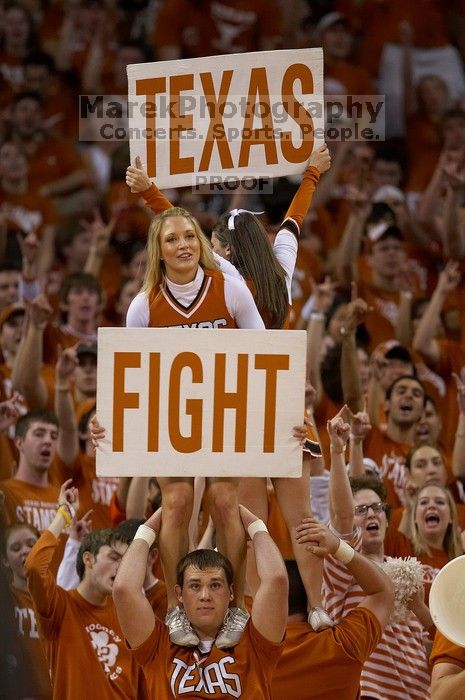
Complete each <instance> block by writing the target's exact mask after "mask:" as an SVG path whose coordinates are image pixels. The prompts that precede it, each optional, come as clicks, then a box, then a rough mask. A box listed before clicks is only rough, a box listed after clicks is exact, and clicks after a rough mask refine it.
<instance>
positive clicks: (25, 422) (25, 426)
mask: <svg viewBox="0 0 465 700" xmlns="http://www.w3.org/2000/svg"><path fill="white" fill-rule="evenodd" d="M32 423H48V424H50V425H55V426H56V427H57V428H58V427H59V424H58V418H57V417H56V415H55V414H54V413H52V412H51V411H45V410H43V409H41V408H37V409H35V410H33V411H29V413H26V414H25V415H24V416H20V417H19V418H18V421H17V423H16V428H15V437H21V438H23V437H24V436H25V435H26V433H27V431H28V430H29V428H30V427H31V425H32Z"/></svg>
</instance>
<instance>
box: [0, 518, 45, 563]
mask: <svg viewBox="0 0 465 700" xmlns="http://www.w3.org/2000/svg"><path fill="white" fill-rule="evenodd" d="M24 529H26V530H30V531H31V533H32V534H33V535H34V536H35V537H36V539H39V537H40V532H39V531H38V529H37V528H36V527H34V525H30V524H29V523H20V522H15V523H11V525H8V527H6V528H5V529H4V530H3V531H2V536H1V540H0V554H1V556H2V557H3V558H6V550H7V545H8V539H9V537H10V535H11V533H12V532H16V530H24Z"/></svg>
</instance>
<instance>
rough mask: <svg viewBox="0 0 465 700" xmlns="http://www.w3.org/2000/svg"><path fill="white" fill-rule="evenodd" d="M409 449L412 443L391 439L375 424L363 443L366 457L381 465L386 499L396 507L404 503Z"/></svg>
mask: <svg viewBox="0 0 465 700" xmlns="http://www.w3.org/2000/svg"><path fill="white" fill-rule="evenodd" d="M409 449H410V445H406V444H404V443H400V442H395V440H391V438H390V437H389V436H388V435H386V433H383V432H382V431H381V430H380V429H379V428H377V427H376V426H373V428H372V430H371V433H370V434H369V436H368V437H367V438H366V440H365V442H364V444H363V451H364V454H365V457H369V458H370V459H373V460H374V461H375V462H376V464H377V465H378V466H379V469H380V476H381V477H382V479H383V481H384V485H385V487H386V491H387V498H386V501H387V503H389V505H391V506H394V507H395V508H397V507H399V506H401V505H402V500H401V499H402V498H403V496H404V488H405V483H406V480H407V471H406V467H405V459H406V457H407V454H408V451H409Z"/></svg>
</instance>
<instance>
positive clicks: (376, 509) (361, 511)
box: [355, 502, 386, 515]
mask: <svg viewBox="0 0 465 700" xmlns="http://www.w3.org/2000/svg"><path fill="white" fill-rule="evenodd" d="M369 508H371V510H372V511H373V513H383V512H385V511H386V504H385V503H381V502H378V503H370V504H369V505H362V506H355V515H366V514H367V513H368V509H369Z"/></svg>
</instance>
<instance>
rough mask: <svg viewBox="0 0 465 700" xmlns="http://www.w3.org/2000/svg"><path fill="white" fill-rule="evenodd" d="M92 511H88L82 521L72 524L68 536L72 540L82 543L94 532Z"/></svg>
mask: <svg viewBox="0 0 465 700" xmlns="http://www.w3.org/2000/svg"><path fill="white" fill-rule="evenodd" d="M92 512H93V511H92V510H88V511H87V513H86V514H85V515H83V516H82V518H81V519H80V520H76V521H74V520H73V522H72V523H71V525H70V526H69V530H68V535H69V536H70V538H71V539H72V540H76V541H77V542H82V541H83V540H84V538H85V537H86V535H88V534H89V532H92V519H91V517H90V515H91V513H92Z"/></svg>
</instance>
